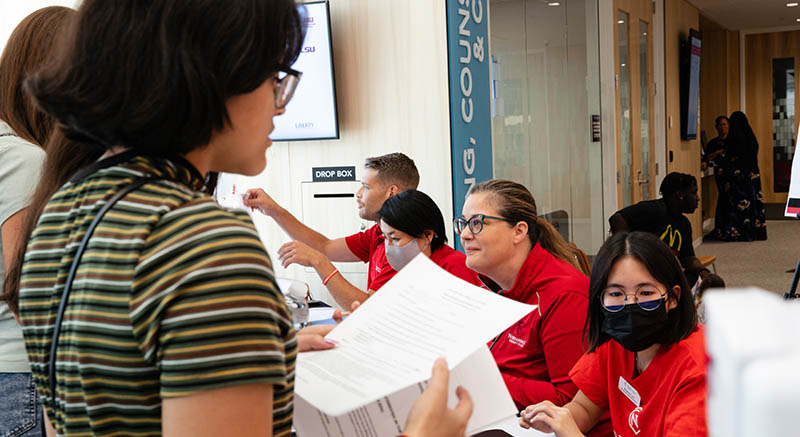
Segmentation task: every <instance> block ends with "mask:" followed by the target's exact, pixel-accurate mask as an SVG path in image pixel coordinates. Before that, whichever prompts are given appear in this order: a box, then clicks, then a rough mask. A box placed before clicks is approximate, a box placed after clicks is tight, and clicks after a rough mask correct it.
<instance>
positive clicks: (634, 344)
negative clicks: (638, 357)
mask: <svg viewBox="0 0 800 437" xmlns="http://www.w3.org/2000/svg"><path fill="white" fill-rule="evenodd" d="M603 314H605V319H604V320H603V326H602V328H601V329H602V330H603V332H604V333H606V334H608V336H609V337H611V338H613V339H614V340H616V341H617V343H619V344H620V345H622V347H624V348H625V349H627V350H629V351H632V352H640V351H643V350H645V349H647V348H649V347H650V346H652V345H654V344H656V343H658V342H660V341H661V339H662V338H663V335H664V331H665V329H666V327H667V324H668V323H669V317H668V316H667V302H666V300H664V299H662V301H661V305H660V306H659V307H658V308H656V309H655V310H653V311H646V310H644V309H642V307H640V306H639V304H636V303H629V304H627V305H625V306H624V307H623V308H622V310H620V311H617V312H615V313H612V312H611V311H609V310H607V309H605V308H603Z"/></svg>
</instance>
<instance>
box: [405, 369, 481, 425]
mask: <svg viewBox="0 0 800 437" xmlns="http://www.w3.org/2000/svg"><path fill="white" fill-rule="evenodd" d="M449 378H450V371H449V370H448V369H447V361H445V360H444V358H439V359H437V360H436V362H435V363H434V364H433V376H432V377H431V380H430V382H429V383H428V387H427V388H425V391H424V392H422V395H420V397H419V399H417V402H415V403H414V406H412V407H411V411H410V412H409V413H408V418H407V419H406V427H405V430H404V431H403V434H407V435H410V436H413V437H428V436H437V437H456V436H457V437H462V436H463V435H464V433H465V432H466V431H467V421H469V418H470V416H471V415H472V398H471V397H470V396H469V393H467V390H466V389H465V388H464V387H460V386H459V387H458V388H457V389H456V396H458V405H456V408H455V409H452V410H450V409H448V408H447V387H448V380H449Z"/></svg>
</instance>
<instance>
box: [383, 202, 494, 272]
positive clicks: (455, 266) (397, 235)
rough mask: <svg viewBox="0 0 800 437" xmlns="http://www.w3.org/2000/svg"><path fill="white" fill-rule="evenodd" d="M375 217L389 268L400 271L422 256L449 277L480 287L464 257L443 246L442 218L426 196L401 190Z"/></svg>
mask: <svg viewBox="0 0 800 437" xmlns="http://www.w3.org/2000/svg"><path fill="white" fill-rule="evenodd" d="M379 214H380V217H381V220H380V222H379V224H380V227H381V231H382V232H383V235H384V237H385V241H384V244H385V245H386V259H387V260H388V261H389V265H391V266H392V268H393V269H395V270H397V271H400V269H402V268H403V267H405V266H406V264H408V263H409V262H410V261H411V260H412V259H414V257H415V256H417V255H418V254H420V253H424V254H425V256H427V257H429V258H430V259H431V261H433V262H435V263H436V264H437V265H439V266H440V267H441V268H443V269H445V270H447V271H448V272H450V273H452V274H453V275H455V276H458V277H459V278H461V279H463V280H465V281H467V282H469V283H471V284H475V285H480V284H481V282H480V280H479V279H478V275H477V273H475V272H474V271H472V270H471V269H470V268H469V267H467V266H466V257H465V256H464V254H463V253H461V252H458V251H455V250H453V249H452V248H451V247H450V246H448V245H447V244H446V243H447V237H446V236H445V235H446V234H445V230H444V217H443V216H442V212H441V211H440V210H439V207H438V206H436V203H435V202H434V201H433V199H431V198H430V197H428V195H427V194H425V193H423V192H421V191H417V190H407V191H404V192H402V193H400V194H397V195H395V196H392V197H390V198H389V199H387V200H386V201H385V202H384V203H383V206H382V207H381V210H380V213H379Z"/></svg>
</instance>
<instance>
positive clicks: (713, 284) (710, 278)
mask: <svg viewBox="0 0 800 437" xmlns="http://www.w3.org/2000/svg"><path fill="white" fill-rule="evenodd" d="M707 288H725V281H723V280H722V278H720V277H719V276H717V275H715V274H714V273H711V272H709V271H708V270H702V271H701V272H700V285H698V286H697V293H698V294H699V295H700V296H702V295H703V293H704V292H705V291H706V289H707Z"/></svg>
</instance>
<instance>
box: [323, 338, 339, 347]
mask: <svg viewBox="0 0 800 437" xmlns="http://www.w3.org/2000/svg"><path fill="white" fill-rule="evenodd" d="M322 341H324V342H325V343H328V344H332V345H334V346H336V345H337V344H339V342H338V341H336V340H330V339H327V338H326V339H324V340H322Z"/></svg>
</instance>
